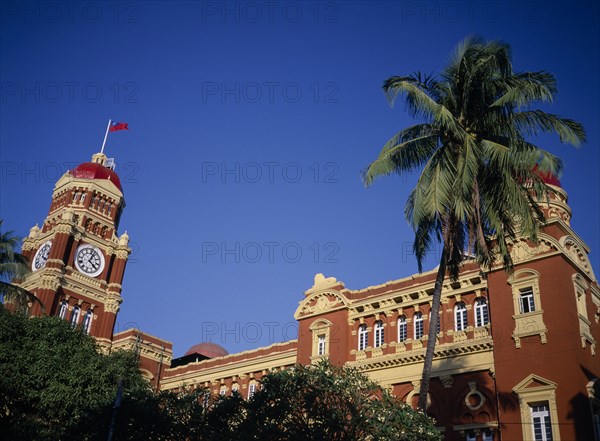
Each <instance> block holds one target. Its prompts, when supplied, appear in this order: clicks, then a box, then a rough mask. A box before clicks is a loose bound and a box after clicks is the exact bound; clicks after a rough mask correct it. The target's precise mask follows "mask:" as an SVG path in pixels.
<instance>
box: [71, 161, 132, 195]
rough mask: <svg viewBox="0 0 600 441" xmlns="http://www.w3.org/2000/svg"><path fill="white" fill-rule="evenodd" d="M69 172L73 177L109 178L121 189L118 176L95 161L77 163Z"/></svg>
mask: <svg viewBox="0 0 600 441" xmlns="http://www.w3.org/2000/svg"><path fill="white" fill-rule="evenodd" d="M70 173H71V175H73V177H75V178H83V179H110V181H111V182H112V183H113V184H115V185H116V186H117V188H118V189H119V190H121V191H123V188H122V187H121V180H120V179H119V176H118V175H117V174H116V173H115V172H114V171H112V170H111V169H109V168H106V167H104V166H103V165H101V164H98V163H96V162H84V163H83V164H79V165H78V166H77V167H75V168H74V169H73V170H71V171H70Z"/></svg>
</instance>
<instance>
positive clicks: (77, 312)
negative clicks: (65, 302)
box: [70, 306, 81, 327]
mask: <svg viewBox="0 0 600 441" xmlns="http://www.w3.org/2000/svg"><path fill="white" fill-rule="evenodd" d="M80 314H81V308H80V307H79V306H74V307H73V311H72V312H71V320H70V322H71V326H73V327H75V326H77V323H78V322H79V315H80Z"/></svg>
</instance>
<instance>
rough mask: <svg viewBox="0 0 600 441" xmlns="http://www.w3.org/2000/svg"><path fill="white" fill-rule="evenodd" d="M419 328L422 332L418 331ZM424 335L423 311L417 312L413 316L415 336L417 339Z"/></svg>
mask: <svg viewBox="0 0 600 441" xmlns="http://www.w3.org/2000/svg"><path fill="white" fill-rule="evenodd" d="M417 329H418V330H419V332H420V334H419V333H417ZM423 335H424V328H423V313H421V312H417V313H416V314H415V315H414V316H413V336H414V339H415V340H420V339H422V338H423Z"/></svg>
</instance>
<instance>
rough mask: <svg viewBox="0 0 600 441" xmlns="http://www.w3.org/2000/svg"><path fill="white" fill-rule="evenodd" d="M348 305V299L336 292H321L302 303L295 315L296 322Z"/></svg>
mask: <svg viewBox="0 0 600 441" xmlns="http://www.w3.org/2000/svg"><path fill="white" fill-rule="evenodd" d="M346 305H347V301H346V299H345V298H344V297H343V296H342V295H341V294H340V293H338V292H336V291H320V292H317V293H314V294H312V295H309V296H308V297H307V298H305V299H304V300H303V301H301V302H300V306H298V309H297V310H296V313H295V314H294V318H295V319H296V320H298V319H300V318H305V317H310V316H313V315H318V314H323V313H324V312H329V311H334V310H336V309H340V308H344V307H346Z"/></svg>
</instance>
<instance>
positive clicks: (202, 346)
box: [185, 342, 229, 358]
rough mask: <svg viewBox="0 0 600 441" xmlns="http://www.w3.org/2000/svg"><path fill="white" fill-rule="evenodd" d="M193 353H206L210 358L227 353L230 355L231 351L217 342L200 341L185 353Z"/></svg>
mask: <svg viewBox="0 0 600 441" xmlns="http://www.w3.org/2000/svg"><path fill="white" fill-rule="evenodd" d="M191 354H200V355H204V356H205V357H208V358H216V357H223V356H225V355H229V352H227V350H226V349H225V348H223V347H222V346H219V345H218V344H216V343H211V342H206V343H198V344H197V345H194V346H192V347H191V348H189V349H188V351H187V352H186V353H185V355H191Z"/></svg>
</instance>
